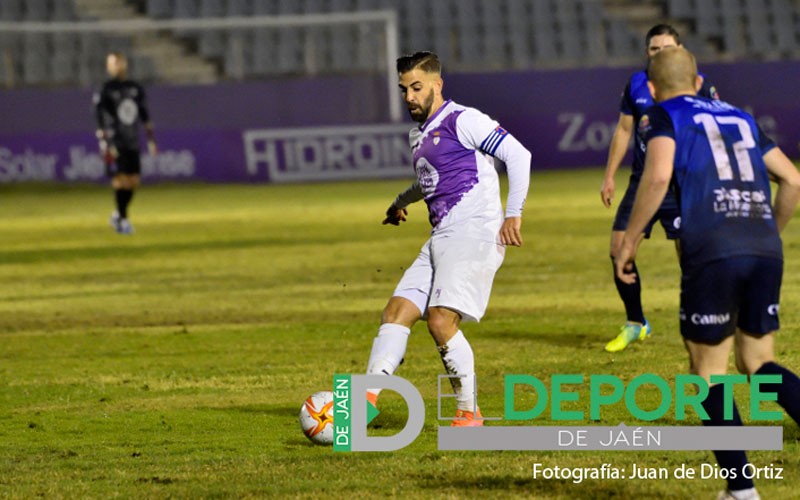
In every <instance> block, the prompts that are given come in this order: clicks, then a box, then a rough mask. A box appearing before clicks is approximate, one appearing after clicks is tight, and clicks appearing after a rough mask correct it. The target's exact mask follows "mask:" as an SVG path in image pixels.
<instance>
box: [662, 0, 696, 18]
mask: <svg viewBox="0 0 800 500" xmlns="http://www.w3.org/2000/svg"><path fill="white" fill-rule="evenodd" d="M667 13H668V14H669V17H672V18H675V19H687V18H691V17H692V0H669V1H668V2H667Z"/></svg>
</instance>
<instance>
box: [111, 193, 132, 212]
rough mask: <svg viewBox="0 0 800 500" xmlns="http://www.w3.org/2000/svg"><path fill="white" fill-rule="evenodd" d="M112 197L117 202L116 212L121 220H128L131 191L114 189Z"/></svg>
mask: <svg viewBox="0 0 800 500" xmlns="http://www.w3.org/2000/svg"><path fill="white" fill-rule="evenodd" d="M114 197H115V198H116V200H117V212H119V216H120V218H122V219H127V218H128V205H129V204H130V203H131V199H132V198H133V191H131V190H130V189H116V190H114Z"/></svg>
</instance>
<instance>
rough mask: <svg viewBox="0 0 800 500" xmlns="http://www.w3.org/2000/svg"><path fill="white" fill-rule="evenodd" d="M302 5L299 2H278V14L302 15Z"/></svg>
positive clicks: (280, 0) (291, 0) (284, 0)
mask: <svg viewBox="0 0 800 500" xmlns="http://www.w3.org/2000/svg"><path fill="white" fill-rule="evenodd" d="M301 7H302V4H301V3H300V2H298V1H297V0H278V12H277V14H300V13H301V12H302V11H301Z"/></svg>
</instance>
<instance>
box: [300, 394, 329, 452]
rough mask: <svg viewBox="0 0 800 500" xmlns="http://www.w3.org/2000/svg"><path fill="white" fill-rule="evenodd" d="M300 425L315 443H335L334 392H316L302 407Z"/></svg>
mask: <svg viewBox="0 0 800 500" xmlns="http://www.w3.org/2000/svg"><path fill="white" fill-rule="evenodd" d="M300 427H301V428H302V429H303V434H305V435H306V437H307V438H308V439H310V440H311V442H313V443H314V444H321V445H329V444H333V393H332V392H331V391H319V392H315V393H314V394H312V395H311V396H309V397H308V399H306V400H305V402H304V403H303V407H302V408H300Z"/></svg>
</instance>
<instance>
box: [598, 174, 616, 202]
mask: <svg viewBox="0 0 800 500" xmlns="http://www.w3.org/2000/svg"><path fill="white" fill-rule="evenodd" d="M600 199H601V200H603V206H605V207H606V208H611V200H613V199H614V178H613V177H611V178H608V177H606V178H605V179H603V185H602V186H600Z"/></svg>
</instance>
